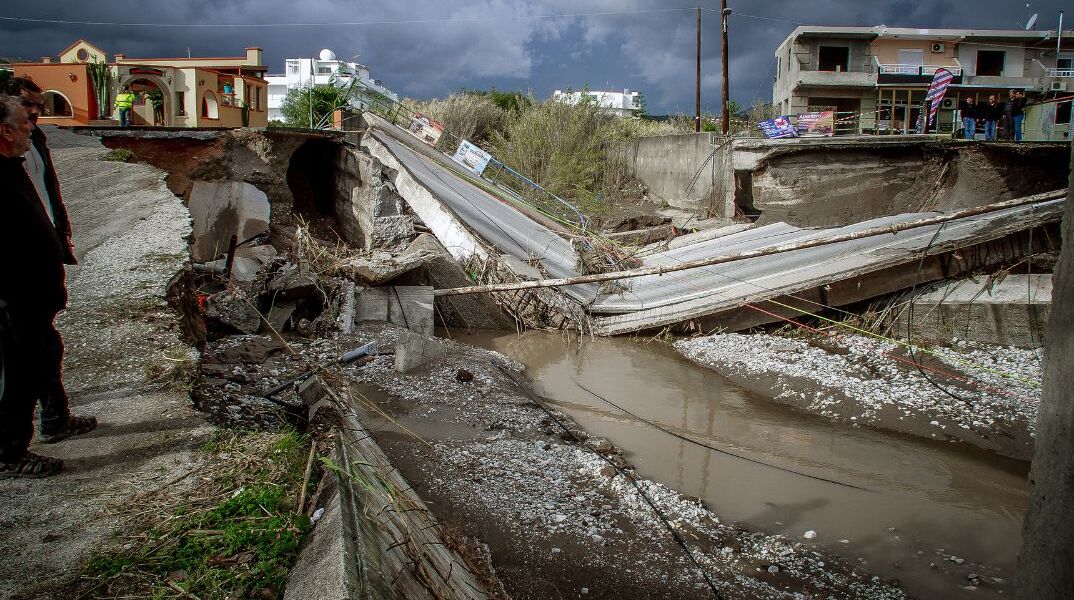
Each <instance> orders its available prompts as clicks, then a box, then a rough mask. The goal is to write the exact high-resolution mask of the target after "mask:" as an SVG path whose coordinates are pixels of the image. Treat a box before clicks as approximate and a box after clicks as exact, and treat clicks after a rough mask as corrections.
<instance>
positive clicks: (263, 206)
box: [189, 181, 270, 262]
mask: <svg viewBox="0 0 1074 600" xmlns="http://www.w3.org/2000/svg"><path fill="white" fill-rule="evenodd" d="M189 207H190V216H191V218H192V219H193V222H194V235H193V240H194V241H193V243H192V245H191V248H190V253H191V256H192V257H193V259H194V260H195V261H196V262H205V261H209V260H214V259H216V258H217V257H219V256H220V255H221V254H223V253H225V252H227V248H228V241H229V240H230V239H231V236H233V235H237V236H238V237H239V242H240V243H242V242H244V241H246V240H249V239H251V238H254V237H256V236H258V235H261V234H263V233H266V232H268V225H269V210H270V209H269V201H268V196H266V195H265V193H264V192H262V191H261V190H259V189H257V188H256V187H254V186H252V185H250V184H249V183H245V182H238V181H195V182H194V185H193V187H192V188H191V191H190V202H189Z"/></svg>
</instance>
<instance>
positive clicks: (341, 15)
mask: <svg viewBox="0 0 1074 600" xmlns="http://www.w3.org/2000/svg"><path fill="white" fill-rule="evenodd" d="M684 4H689V2H688V1H687V2H684V3H683V4H678V3H669V2H661V1H658V0H527V1H526V2H508V1H505V0H452V1H451V2H443V1H440V0H393V1H388V0H369V1H344V0H256V1H254V0H182V1H168V2H163V1H160V0H95V1H92V2H87V1H85V0H77V1H76V0H45V1H41V0H3V2H0V17H18V18H29V19H50V20H65V21H92V22H97V23H102V22H103V23H158V24H198V25H204V24H262V25H264V24H276V25H279V24H289V25H287V26H271V27H269V26H259V27H200V26H199V27H148V26H117V25H88V24H58V23H41V22H26V21H11V20H0V56H6V57H9V58H24V59H31V60H38V59H39V58H40V57H41V56H46V55H56V54H58V53H59V51H60V50H62V49H63V48H64V47H66V46H67V45H68V44H69V43H70V42H72V41H74V40H75V39H78V38H80V37H84V38H86V39H88V40H89V41H91V42H93V43H95V44H97V45H98V46H100V47H101V48H103V49H104V50H105V51H107V52H108V53H109V54H112V53H115V52H121V53H125V54H126V55H127V56H132V57H133V56H186V53H187V48H189V49H190V52H191V53H192V54H193V55H194V56H198V55H202V56H232V55H241V54H242V53H243V48H244V47H246V46H261V47H263V48H264V49H265V61H266V63H267V65H268V66H269V68H270V69H271V72H273V73H277V72H282V70H283V61H284V59H285V58H289V57H309V56H314V55H316V54H317V53H318V52H319V51H320V49H321V48H331V49H332V50H333V51H335V52H336V54H337V55H338V56H339V58H341V59H344V60H350V59H351V57H353V56H355V55H358V56H359V57H360V58H359V60H360V61H361V62H363V63H365V64H366V65H368V66H369V67H370V69H371V71H372V74H373V77H375V78H377V79H380V80H382V81H383V82H384V84H385V85H386V86H388V87H389V88H391V89H392V90H394V91H396V92H397V93H399V94H400V95H403V96H410V97H415V98H430V97H437V96H445V95H447V94H449V93H450V92H451V91H453V90H456V89H458V88H460V87H470V88H486V87H489V86H495V87H496V88H497V89H501V90H516V89H517V90H523V91H532V92H533V93H534V94H535V95H536V96H537V97H539V98H546V97H548V96H549V95H550V94H551V93H552V91H553V90H554V89H557V88H558V89H564V88H566V87H568V86H573V87H574V88H575V89H578V88H581V87H582V86H583V85H585V84H587V83H588V84H589V85H590V87H592V88H593V89H622V88H631V89H636V90H641V91H642V92H643V93H644V94H645V96H646V98H647V101H648V105H649V112H650V113H652V114H662V113H673V112H686V113H692V112H693V102H694V100H693V98H694V36H695V30H694V26H695V18H696V17H695V13H694V9H693V8H686V9H685V10H684V9H682V8H681V7H683V6H684ZM1026 4H1027V3H1026V1H1025V0H1021V1H1017V0H972V1H971V0H933V1H924V0H922V1H912V0H857V1H855V0H774V1H770V2H763V1H759V0H754V1H752V2H744V1H742V0H729V6H730V7H731V8H732V9H733V10H734V12H735V14H734V15H732V16H731V18H730V23H729V28H730V32H731V33H730V54H731V67H730V70H731V84H730V88H731V97H732V98H734V99H736V100H738V101H739V102H741V103H743V104H749V103H750V102H751V101H752V100H754V99H755V98H761V99H764V100H766V101H770V100H771V95H772V75H773V64H774V58H773V53H774V52H775V48H776V46H778V45H779V43H780V42H781V41H782V40H783V39H784V38H785V37H786V36H787V34H788V33H789V32H790V31H791V30H792V29H794V27H795V24H796V23H803V24H822V25H863V26H873V25H880V24H884V25H887V26H889V27H933V28H939V27H958V28H962V27H966V28H989V29H1013V28H1018V27H1020V26H1021V25H1022V24H1024V23H1025V21H1026V19H1027V18H1028V17H1029V15H1030V14H1032V13H1034V12H1036V13H1040V19H1039V22H1038V26H1037V27H1038V28H1039V29H1054V28H1055V27H1056V23H1057V19H1058V12H1059V10H1060V9H1072V8H1074V0H1067V1H1061V0H1048V1H1034V2H1031V3H1030V4H1031V6H1030V7H1028V8H1027V6H1026ZM701 5H702V7H704V8H707V9H710V10H707V11H703V13H702V19H703V32H702V36H703V41H702V46H703V50H702V53H703V59H702V60H703V63H702V92H701V93H702V107H703V109H704V110H705V111H707V112H718V107H719V98H720V85H721V83H720V27H719V23H720V19H719V12H718V11H719V7H720V5H719V1H718V0H705V1H704V2H702V4H701ZM599 13H605V14H599ZM563 15H566V16H563ZM1068 17H1070V18H1071V19H1074V10H1068ZM304 23H311V24H324V23H333V24H334V25H328V26H326V25H312V26H302V25H295V24H304ZM1064 25H1065V27H1064V29H1066V28H1069V26H1071V25H1074V22H1072V21H1068V22H1067V23H1065V24H1064Z"/></svg>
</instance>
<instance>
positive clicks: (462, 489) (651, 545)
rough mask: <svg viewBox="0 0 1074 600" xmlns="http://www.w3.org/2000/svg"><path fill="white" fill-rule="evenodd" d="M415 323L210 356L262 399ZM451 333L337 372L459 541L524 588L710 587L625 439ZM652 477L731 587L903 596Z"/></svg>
mask: <svg viewBox="0 0 1074 600" xmlns="http://www.w3.org/2000/svg"><path fill="white" fill-rule="evenodd" d="M400 331H401V330H400V329H398V328H396V327H394V326H391V325H386V324H382V323H365V324H361V325H359V326H358V327H357V328H356V330H355V332H354V333H353V334H351V335H341V336H339V337H337V338H335V339H319V340H304V339H299V338H294V339H292V340H289V344H290V347H291V350H293V352H294V353H293V354H292V353H290V352H287V351H285V350H284V351H280V350H272V349H271V348H270V346H271V344H268V343H257V342H255V338H251V337H247V338H242V340H240V339H238V338H232V339H230V340H228V339H225V340H218V341H214V342H209V344H208V345H207V347H206V355H210V356H219V355H221V354H223V355H224V356H225V357H227V358H229V360H233V361H237V362H234V363H232V364H231V365H230V366H229V371H228V375H227V376H228V377H229V378H230V380H231V382H232V383H234V384H236V387H235V388H233V390H234V391H233V393H235V394H247V395H250V396H253V395H256V394H259V393H264V391H265V390H266V389H268V388H270V387H272V386H275V385H276V384H277V383H278V382H280V381H282V380H284V379H285V378H287V377H288V376H290V375H292V374H295V373H297V372H299V371H300V370H301V369H304V368H306V366H307V365H308V364H310V363H322V364H326V363H330V362H331V360H332V359H333V358H334V357H335V356H337V355H338V354H339V353H341V352H342V351H343V350H345V349H349V348H351V347H354V346H357V345H359V344H361V343H364V342H366V341H369V340H371V339H376V340H377V341H378V342H379V344H380V350H381V352H382V353H385V354H390V353H391V352H392V351H393V344H394V343H395V340H396V338H397V336H398V335H399V332H400ZM240 341H244V343H252V342H253V343H254V344H253V346H251V348H252V350H251V352H250V353H248V357H249V358H251V359H253V358H257V359H261V358H263V357H264V360H263V361H260V360H259V361H252V360H251V361H250V362H242V360H240V359H242V358H243V356H242V353H241V352H238V351H236V349H235V348H234V347H233V345H234V344H236V343H240ZM443 343H445V344H446V345H447V346H448V347H449V348H450V349H451V350H452V353H449V354H448V355H446V356H443V357H441V358H439V359H437V360H435V361H433V362H431V363H428V364H426V365H425V366H423V367H421V368H419V369H418V370H417V371H416V372H414V373H410V374H405V375H404V374H399V373H397V372H395V370H394V368H393V358H392V357H391V356H390V355H382V356H378V357H376V358H375V359H373V360H372V361H371V362H368V363H365V364H360V365H354V366H348V367H344V368H342V369H334V368H333V369H330V373H329V374H327V375H325V378H326V380H327V381H328V382H329V384H330V385H332V386H333V387H334V388H335V389H337V390H339V393H340V394H341V395H342V396H343V397H345V398H349V400H350V402H352V404H353V406H354V408H355V410H356V411H357V412H358V413H359V415H360V416H361V417H362V419H363V421H364V422H365V423H367V424H368V426H369V427H370V429H371V430H372V431H373V432H374V434H375V436H376V438H377V441H378V443H379V444H380V445H381V447H382V448H383V449H384V451H385V453H386V454H387V455H388V457H389V458H390V459H391V461H392V464H393V465H395V466H396V467H397V468H398V469H399V470H400V471H401V472H402V474H403V475H404V476H405V477H406V478H407V480H408V481H410V482H411V484H412V485H414V487H415V489H416V490H417V491H418V493H419V494H420V495H421V497H422V498H423V499H424V500H425V501H426V502H427V503H428V504H429V506H430V508H431V509H432V510H433V511H434V512H435V513H436V515H437V517H438V518H439V519H440V520H441V521H442V522H443V523H444V524H445V526H446V527H447V529H448V531H449V532H450V534H451V537H452V538H453V540H452V541H451V543H454V544H458V545H460V546H466V547H468V548H476V549H475V550H474V551H473V552H472V553H471V554H483V551H482V550H481V548H482V547H487V549H488V556H489V557H490V560H491V567H492V569H493V570H494V572H495V574H497V576H498V577H499V579H500V580H501V582H502V583H503V586H504V588H505V589H506V591H507V592H508V593H509V594H510V595H511V597H513V598H548V597H576V598H581V597H585V598H623V597H636V598H708V597H711V592H710V591H709V589H708V588H707V587H706V584H705V583H704V581H703V579H702V578H701V577H700V575H699V573H698V572H697V571H696V570H695V569H694V568H693V567H692V566H691V564H690V562H689V561H688V559H687V557H686V555H685V553H684V552H683V550H682V549H681V548H680V547H679V546H678V545H676V543H675V541H674V539H673V538H672V537H671V536H670V535H669V533H668V531H667V529H666V528H665V526H664V525H663V524H662V522H661V521H660V520H659V518H658V517H657V516H656V513H654V512H653V511H652V508H650V507H649V506H648V504H647V503H646V501H645V500H644V499H643V498H642V497H641V496H640V495H639V493H638V490H637V488H635V487H634V484H633V483H632V482H631V479H630V478H631V477H632V476H631V475H629V474H630V473H632V472H633V467H631V466H630V464H629V462H630V461H629V459H627V458H624V456H623V455H622V452H621V451H620V450H619V449H618V448H617V447H616V446H615V445H613V444H611V443H610V442H608V441H607V440H605V439H603V438H601V437H596V436H594V435H592V433H587V432H586V430H585V429H584V428H583V427H582V426H580V425H579V424H578V423H576V422H575V421H574V420H572V419H571V418H570V417H568V416H567V415H564V414H562V413H559V412H552V413H551V414H549V413H548V412H546V411H545V410H543V409H542V408H541V407H540V405H539V403H541V402H543V400H541V399H540V398H539V397H538V396H535V395H533V394H532V393H530V392H528V391H527V390H528V388H527V387H526V386H527V384H526V383H525V381H524V379H523V377H522V375H521V370H522V366H521V365H519V364H518V363H515V362H514V361H512V360H509V359H508V358H506V357H504V356H503V355H500V354H498V353H495V352H488V351H485V350H480V349H477V348H473V347H470V346H467V345H465V344H461V343H456V342H452V341H444V342H443ZM460 370H465V371H467V372H468V373H469V375H462V374H460ZM470 376H472V378H471V377H470ZM229 393H230V392H229ZM281 400H283V401H294V398H290V397H287V396H282V397H281ZM557 421H558V422H560V423H562V424H563V425H564V426H565V427H566V431H565V430H564V429H561V428H560V426H559V424H557ZM568 432H569V433H568ZM619 469H623V471H620V470H619ZM624 473H626V474H624ZM637 485H638V486H639V487H640V488H641V489H642V490H644V491H645V494H646V496H647V497H648V498H649V499H650V500H651V501H652V502H653V503H654V504H655V505H656V506H658V507H660V511H661V513H662V514H664V515H665V516H666V518H667V519H668V520H669V522H671V523H672V526H673V527H674V528H675V530H676V531H677V532H678V533H679V534H680V535H681V536H682V537H683V538H684V539H685V540H688V544H689V547H690V548H691V551H692V552H693V553H694V556H695V558H696V559H697V560H698V562H699V563H700V564H701V565H702V566H703V567H704V569H705V572H707V573H708V574H709V575H710V576H711V577H712V579H713V580H714V581H715V583H716V586H717V588H718V589H719V591H720V593H721V594H722V595H723V597H725V598H743V599H745V598H750V599H753V598H781V599H782V598H786V599H790V598H798V597H801V598H819V597H832V598H847V599H850V598H891V599H895V598H902V597H903V594H902V592H901V590H899V589H898V588H897V587H896V586H892V585H889V584H888V583H887V582H885V581H883V580H881V579H880V578H873V577H872V576H871V575H869V574H867V572H866V571H867V569H864V568H862V566H861V565H858V564H856V563H854V562H852V561H843V560H840V559H838V558H836V557H833V556H831V555H829V554H828V553H824V552H817V551H815V550H813V549H811V548H808V547H804V546H802V545H801V544H799V543H797V541H796V540H797V539H800V534H799V535H795V536H793V537H792V538H789V539H788V538H784V537H782V536H778V535H768V534H762V533H758V532H755V531H750V530H749V529H744V528H740V527H735V526H732V525H729V524H727V523H725V522H723V521H722V520H721V519H720V517H718V516H717V515H716V514H714V513H712V512H710V511H708V510H707V509H705V508H704V506H703V505H702V503H701V502H700V500H699V499H697V498H691V497H689V496H684V495H682V494H680V493H679V492H677V491H674V490H673V488H671V487H668V486H665V485H663V484H661V483H659V482H656V481H652V480H649V479H647V478H645V477H640V478H639V479H638V481H637ZM796 593H798V594H800V595H799V596H795V594H796Z"/></svg>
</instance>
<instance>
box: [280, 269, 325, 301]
mask: <svg viewBox="0 0 1074 600" xmlns="http://www.w3.org/2000/svg"><path fill="white" fill-rule="evenodd" d="M268 291H269V292H273V293H275V294H277V295H278V296H277V297H279V298H282V299H288V300H293V299H297V298H306V297H308V296H312V295H313V294H315V293H319V292H318V289H317V276H316V275H314V274H313V273H311V272H310V271H309V269H308V268H305V267H302V266H299V265H295V264H288V265H285V266H284V267H283V268H282V269H280V272H279V273H277V274H276V276H275V277H273V278H272V281H270V282H269V284H268Z"/></svg>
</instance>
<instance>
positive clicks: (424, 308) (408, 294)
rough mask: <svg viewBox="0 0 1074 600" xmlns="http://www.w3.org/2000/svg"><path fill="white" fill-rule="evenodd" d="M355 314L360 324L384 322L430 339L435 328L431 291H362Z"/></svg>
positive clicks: (399, 288) (400, 288)
mask: <svg viewBox="0 0 1074 600" xmlns="http://www.w3.org/2000/svg"><path fill="white" fill-rule="evenodd" d="M354 315H355V320H356V321H359V322H361V321H387V322H389V323H394V324H396V325H399V326H402V327H406V328H407V329H410V330H411V331H414V332H416V333H419V334H422V335H425V336H428V337H432V335H433V329H434V328H435V326H436V321H435V315H434V311H433V288H432V287H429V286H392V287H385V288H367V289H364V290H362V291H361V293H360V294H359V295H358V299H357V301H356V304H355V311H354Z"/></svg>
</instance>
